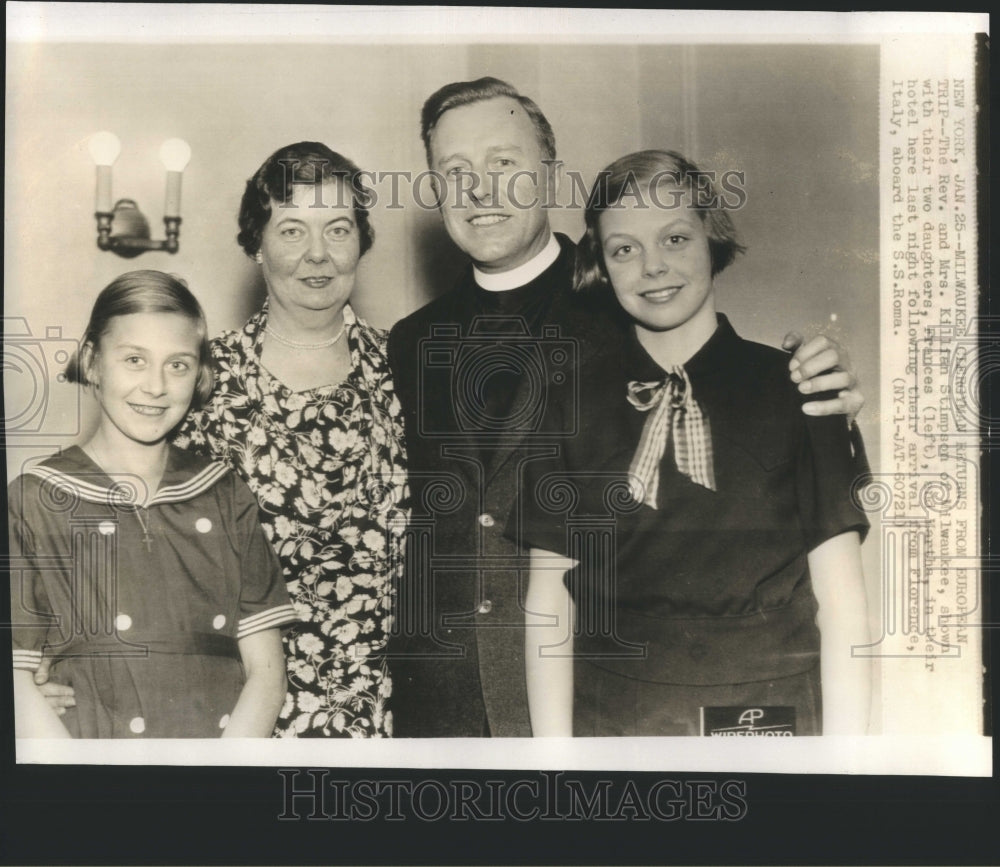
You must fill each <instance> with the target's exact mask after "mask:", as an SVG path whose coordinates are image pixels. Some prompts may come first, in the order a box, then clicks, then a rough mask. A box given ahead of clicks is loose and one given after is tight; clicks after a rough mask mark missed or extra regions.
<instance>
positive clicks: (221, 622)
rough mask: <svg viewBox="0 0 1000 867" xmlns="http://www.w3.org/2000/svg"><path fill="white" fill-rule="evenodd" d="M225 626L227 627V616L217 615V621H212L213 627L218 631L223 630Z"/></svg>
mask: <svg viewBox="0 0 1000 867" xmlns="http://www.w3.org/2000/svg"><path fill="white" fill-rule="evenodd" d="M225 625H226V615H225V614H218V615H216V617H215V620H213V621H212V626H214V627H215V628H216V629H222V627H223V626H225Z"/></svg>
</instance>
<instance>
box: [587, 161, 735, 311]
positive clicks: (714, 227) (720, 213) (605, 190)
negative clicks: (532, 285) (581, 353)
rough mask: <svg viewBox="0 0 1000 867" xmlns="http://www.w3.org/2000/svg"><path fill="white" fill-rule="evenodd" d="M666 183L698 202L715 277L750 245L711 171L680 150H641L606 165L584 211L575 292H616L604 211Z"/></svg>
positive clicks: (592, 189) (599, 174) (697, 210)
mask: <svg viewBox="0 0 1000 867" xmlns="http://www.w3.org/2000/svg"><path fill="white" fill-rule="evenodd" d="M667 181H669V182H670V183H673V184H676V185H677V186H679V187H681V188H682V189H684V190H685V191H686V192H687V193H688V195H689V196H690V197H691V201H692V202H694V203H695V205H696V212H697V214H698V216H699V217H701V221H702V223H704V225H705V232H706V234H707V235H708V249H709V255H710V257H711V261H712V276H713V277H714V276H715V275H716V274H718V273H719V272H720V271H722V270H723V269H725V268H727V267H728V266H729V265H730V264H732V261H733V259H735V258H736V254H737V253H742V252H744V250H745V249H746V248H745V247H744V246H743V245H742V244H740V242H739V241H738V240H737V237H736V228H735V226H733V221H732V220H731V219H730V218H729V214H728V213H727V211H726V209H725V208H724V207H722V205H721V199H720V198H719V195H718V192H717V191H716V189H715V185H714V183H712V182H711V177H710V175H708V174H706V173H705V172H702V171H701V170H700V169H699V168H698V167H697V166H696V165H695V164H694V163H692V162H691V161H690V160H688V159H686V158H685V157H683V156H681V154H679V153H677V152H676V151H663V150H645V151H637V152H636V153H632V154H628V155H627V156H624V157H622V158H621V159H617V160H615V161H614V162H613V163H611V165H609V166H607V168H604V169H602V170H601V171H600V173H598V175H597V180H595V181H594V186H593V187H592V188H591V190H590V196H589V197H588V198H587V208H586V210H585V211H584V221H585V223H586V225H587V230H586V232H584V235H583V238H581V239H580V243H579V245H578V246H577V250H576V267H575V271H574V275H573V288H574V289H575V290H576V291H579V292H587V293H596V294H602V293H605V292H608V291H610V290H611V281H610V280H609V279H608V272H607V268H606V267H605V264H604V251H603V248H602V245H601V236H600V231H599V222H600V217H601V214H602V213H604V211H606V210H608V209H609V208H612V207H614V206H615V205H618V204H619V203H620V202H621V201H622V199H624V198H625V197H626V193H627V194H628V196H631V197H635V196H636V195H641V190H642V189H643V186H644V185H645V187H646V188H649V187H651V186H653V185H655V184H659V183H663V182H667Z"/></svg>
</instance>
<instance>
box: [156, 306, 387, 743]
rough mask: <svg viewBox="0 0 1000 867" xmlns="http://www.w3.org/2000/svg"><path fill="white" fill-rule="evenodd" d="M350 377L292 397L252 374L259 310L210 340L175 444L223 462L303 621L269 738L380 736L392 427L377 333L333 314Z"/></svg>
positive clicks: (263, 314)
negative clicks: (207, 363) (208, 362)
mask: <svg viewBox="0 0 1000 867" xmlns="http://www.w3.org/2000/svg"><path fill="white" fill-rule="evenodd" d="M344 322H345V323H346V331H347V333H346V337H347V341H348V347H349V349H350V353H351V372H350V374H349V375H348V377H347V378H346V379H345V380H344V381H343V382H341V383H338V384H336V385H329V386H322V387H319V388H313V389H309V390H307V391H299V392H296V391H292V390H290V389H289V388H287V387H286V386H285V385H283V384H282V383H281V382H279V381H278V380H277V379H275V378H274V377H273V376H272V375H271V374H270V373H269V372H268V371H267V370H266V368H264V367H263V366H262V365H261V364H260V358H261V351H262V349H263V337H264V329H265V327H266V325H267V304H266V303H265V305H264V306H263V308H262V309H261V311H260V312H259V313H257V314H256V315H255V316H253V317H252V318H251V319H250V320H249V321H248V322H247V323H246V325H244V326H243V328H242V329H241V330H239V331H232V332H227V333H225V334H223V335H222V336H221V337H219V338H216V339H215V340H214V341H212V358H213V363H214V365H215V368H216V385H215V390H214V392H213V393H212V397H211V399H210V402H209V404H208V405H207V406H206V407H204V408H203V409H201V410H198V411H195V412H192V413H191V414H190V415H189V416H188V418H187V420H186V421H185V423H184V425H183V426H182V427H181V429H180V431H179V433H178V435H177V437H176V438H175V443H176V444H177V445H179V446H182V447H184V448H189V449H193V450H195V451H198V452H201V453H204V454H208V455H212V456H214V457H217V458H221V459H223V460H225V461H227V462H228V463H229V464H230V465H231V466H232V467H233V468H234V469H235V470H236V471H237V472H238V473H239V474H240V475H241V476H242V477H243V478H244V479H245V480H246V481H247V484H248V485H249V486H250V489H251V490H252V491H253V492H254V494H255V495H256V497H257V500H258V502H259V504H260V509H261V515H260V517H261V522H262V525H263V528H264V533H265V535H266V536H267V538H268V539H269V540H270V542H271V544H272V545H273V546H274V549H275V551H276V552H277V554H278V559H279V561H280V562H281V566H282V569H283V572H284V576H285V580H286V582H287V586H288V593H289V595H290V596H291V599H292V604H293V605H294V606H295V608H296V609H297V611H298V613H299V616H300V618H301V622H299V623H297V624H295V625H293V626H292V627H291V628H290V629H289V630H287V631H286V632H285V635H284V644H285V655H286V661H287V667H288V694H287V695H286V697H285V702H284V706H283V707H282V709H281V713H280V714H279V716H278V722H277V725H276V728H275V736H277V737H384V736H389V735H391V734H392V718H391V713H388V712H387V711H386V709H385V707H386V700H387V699H388V697H389V695H390V693H391V690H392V684H391V680H390V678H389V673H388V670H387V667H386V663H385V659H384V658H382V657H379V655H378V654H379V652H380V651H381V650H382V649H383V648H384V646H385V641H386V636H387V632H388V630H389V627H390V624H391V617H392V587H393V583H394V580H395V578H397V577H398V572H399V570H401V569H402V566H403V563H402V557H401V554H402V552H401V546H402V538H403V533H404V530H405V524H406V519H407V512H406V506H407V502H406V499H407V490H406V478H405V454H404V450H403V428H402V419H401V416H400V407H399V401H398V400H397V398H396V395H395V392H394V390H393V385H392V380H391V378H390V375H389V368H388V363H387V361H386V352H385V346H386V336H385V333H384V332H382V331H379V330H377V329H375V328H372V327H371V326H369V325H368V324H367V323H366V322H364V321H363V320H361V319H358V318H357V317H356V316H355V314H354V312H353V311H352V310H351V308H350V305H345V306H344Z"/></svg>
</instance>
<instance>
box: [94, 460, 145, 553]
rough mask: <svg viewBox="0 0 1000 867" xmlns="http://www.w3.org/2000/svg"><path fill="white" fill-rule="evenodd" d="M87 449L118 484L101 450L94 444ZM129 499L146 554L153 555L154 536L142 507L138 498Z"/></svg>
mask: <svg viewBox="0 0 1000 867" xmlns="http://www.w3.org/2000/svg"><path fill="white" fill-rule="evenodd" d="M87 447H88V449H89V450H90V452H91V453H92V455H93V458H94V461H95V463H96V464H97V465H98V466H99V467H101V469H103V470H104V471H105V473H107V475H108V478H110V479H111V480H112V483H113V484H117V483H115V482H114V477H113V476H112V474H111V473H110V472H109V471H108V469H107V468H108V466H110V465H109V464H108V463H107V462H106V461H104V459H103V456H102V454H101V452H100V450H99V449H98V448H97V447H96V446H95V445H94V443H93V442H90V443H88V444H87ZM129 499H131V500H132V502H131V504H130V505H131V506H132V514H134V515H135V519H136V520H137V521H138V522H139V526H140V527H142V543H143V545H145V546H146V552H147V553H149V554H152V553H153V534H152V533H150V532H149V524H148V523H146V521H144V520H143V518H142V506H141V505H140V504H139V503H138V502H136V499H137V498H136V497H135V496H132V497H130V498H129ZM146 517H147V518H149V512H148V511H147V512H146Z"/></svg>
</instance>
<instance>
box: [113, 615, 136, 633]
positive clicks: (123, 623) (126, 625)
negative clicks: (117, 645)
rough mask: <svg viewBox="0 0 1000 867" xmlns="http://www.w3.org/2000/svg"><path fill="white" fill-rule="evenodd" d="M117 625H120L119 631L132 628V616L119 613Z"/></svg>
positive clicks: (116, 620) (116, 619)
mask: <svg viewBox="0 0 1000 867" xmlns="http://www.w3.org/2000/svg"><path fill="white" fill-rule="evenodd" d="M115 626H117V627H118V631H119V632H124V631H125V630H126V629H131V628H132V618H131V617H129V616H128V615H127V614H119V615H118V616H117V617H116V618H115Z"/></svg>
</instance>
